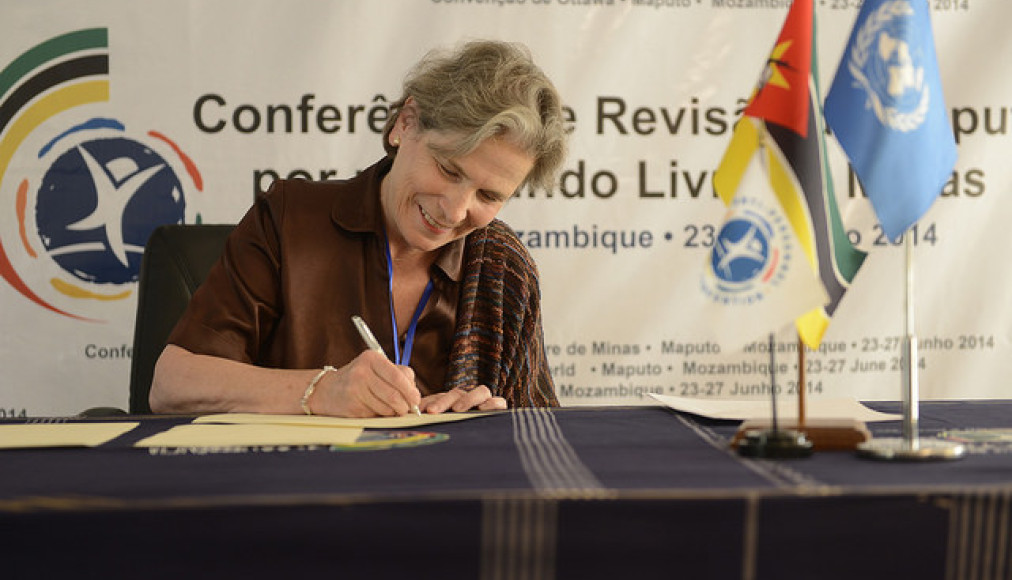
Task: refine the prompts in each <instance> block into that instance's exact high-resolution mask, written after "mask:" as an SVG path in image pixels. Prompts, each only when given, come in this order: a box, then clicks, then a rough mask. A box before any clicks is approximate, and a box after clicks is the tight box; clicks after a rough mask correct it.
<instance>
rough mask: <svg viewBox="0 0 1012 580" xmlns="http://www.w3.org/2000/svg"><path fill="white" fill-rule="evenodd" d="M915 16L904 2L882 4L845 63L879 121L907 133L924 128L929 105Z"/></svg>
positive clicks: (858, 35) (858, 38)
mask: <svg viewBox="0 0 1012 580" xmlns="http://www.w3.org/2000/svg"><path fill="white" fill-rule="evenodd" d="M913 15H914V9H913V7H911V6H910V3H909V2H907V1H906V0H893V1H891V2H884V3H883V4H882V5H881V6H879V7H878V8H877V9H876V10H875V11H874V12H873V13H872V14H871V15H870V16H869V17H868V18H867V19H866V20H865V23H864V26H862V27H861V29H860V30H859V31H858V32H857V34H856V36H855V40H854V42H853V43H852V45H851V46H852V49H851V51H850V54H849V55H848V59H847V67H848V69H849V70H850V73H851V74H852V75H853V76H854V79H855V80H857V82H858V83H859V84H860V85H861V87H862V88H863V89H864V92H865V94H866V95H867V97H868V103H869V104H870V105H871V108H872V110H874V111H875V115H876V117H878V119H879V121H880V122H881V123H882V124H883V125H885V126H887V127H889V128H890V129H893V130H896V131H903V132H907V131H913V130H915V129H917V128H918V127H920V126H921V124H923V123H924V119H925V118H926V117H927V113H928V109H929V108H930V105H931V91H930V87H929V85H928V83H927V82H926V81H925V78H924V75H925V72H924V71H925V68H926V67H925V66H924V60H925V58H926V53H925V50H926V48H925V47H924V46H922V45H921V44H919V43H920V38H921V35H920V34H913V33H911V30H910V29H912V28H913V27H914V22H913V18H912V17H913Z"/></svg>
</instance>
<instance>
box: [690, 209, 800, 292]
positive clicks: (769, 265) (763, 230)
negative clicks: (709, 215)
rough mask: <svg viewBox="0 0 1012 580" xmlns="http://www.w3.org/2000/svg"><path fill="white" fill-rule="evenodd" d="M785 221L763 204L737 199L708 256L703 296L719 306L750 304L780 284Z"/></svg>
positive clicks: (787, 240) (785, 255)
mask: <svg viewBox="0 0 1012 580" xmlns="http://www.w3.org/2000/svg"><path fill="white" fill-rule="evenodd" d="M788 227H789V225H788V224H787V222H786V220H785V219H783V217H782V215H781V214H780V213H779V212H778V211H776V209H775V208H772V207H769V206H768V205H767V204H766V203H765V202H763V201H761V200H758V199H755V198H751V197H748V196H741V195H739V196H737V197H735V198H734V200H733V201H732V202H731V208H730V217H729V218H728V219H727V220H726V221H725V222H724V225H723V226H722V227H721V228H720V232H719V233H718V234H717V238H716V240H715V242H714V245H713V251H712V252H711V254H710V262H709V268H708V269H707V270H708V272H709V274H710V275H709V276H707V277H705V279H704V292H706V294H707V295H708V296H710V298H711V299H712V300H714V301H715V302H719V303H722V304H751V303H755V302H759V301H761V300H762V298H763V295H764V293H765V291H766V290H767V289H768V288H770V287H772V286H776V285H778V284H779V283H780V282H782V281H783V279H784V277H785V275H786V272H787V268H788V266H789V263H788V260H789V259H790V256H791V237H790V236H789V235H788V229H787V228H788Z"/></svg>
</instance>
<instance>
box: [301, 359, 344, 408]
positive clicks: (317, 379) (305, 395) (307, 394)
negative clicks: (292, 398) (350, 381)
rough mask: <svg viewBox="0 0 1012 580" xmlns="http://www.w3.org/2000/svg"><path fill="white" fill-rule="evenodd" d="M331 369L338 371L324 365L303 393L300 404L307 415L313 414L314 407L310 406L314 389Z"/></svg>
mask: <svg viewBox="0 0 1012 580" xmlns="http://www.w3.org/2000/svg"><path fill="white" fill-rule="evenodd" d="M331 371H337V369H335V368H334V367H332V366H330V365H327V366H325V367H323V369H322V370H321V371H320V372H318V373H316V376H315V377H313V380H311V381H309V386H308V387H306V392H305V393H302V399H301V400H300V401H299V404H300V405H302V410H303V411H305V412H306V414H307V415H312V414H313V411H312V409H310V408H309V397H311V396H312V395H313V391H315V390H316V383H319V382H320V379H322V378H323V375H325V374H327V373H329V372H331Z"/></svg>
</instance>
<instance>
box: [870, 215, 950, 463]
mask: <svg viewBox="0 0 1012 580" xmlns="http://www.w3.org/2000/svg"><path fill="white" fill-rule="evenodd" d="M913 237H914V236H913V232H912V231H907V232H906V233H905V234H904V235H903V250H904V267H905V272H904V274H905V276H904V293H903V303H904V308H903V327H904V328H903V331H904V332H903V352H902V355H901V356H902V360H901V372H900V377H901V380H902V382H903V389H902V390H903V437H901V438H896V437H885V438H875V439H871V440H870V441H865V442H864V443H861V444H860V445H858V446H857V450H858V454H859V455H861V456H863V457H868V458H870V459H884V460H894V461H927V460H938V459H959V458H960V457H962V456H963V455H964V454H965V452H966V448H965V447H963V445H961V444H959V443H956V442H954V441H944V440H941V439H924V440H921V438H920V427H919V423H920V392H919V391H920V385H919V383H918V378H919V377H918V372H917V369H918V356H917V333H916V332H915V330H914V314H915V310H914V249H913V246H914V242H913Z"/></svg>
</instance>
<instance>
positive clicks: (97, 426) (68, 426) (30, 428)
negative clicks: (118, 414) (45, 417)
mask: <svg viewBox="0 0 1012 580" xmlns="http://www.w3.org/2000/svg"><path fill="white" fill-rule="evenodd" d="M139 424H140V423H136V422H108V423H97V422H96V423H25V424H18V425H0V449H23V448H28V447H95V446H96V445H101V444H103V443H105V442H107V441H111V440H113V439H115V438H116V437H119V436H120V435H122V434H124V433H126V432H127V431H129V430H131V429H133V428H134V427H136V426H137V425H139Z"/></svg>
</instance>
